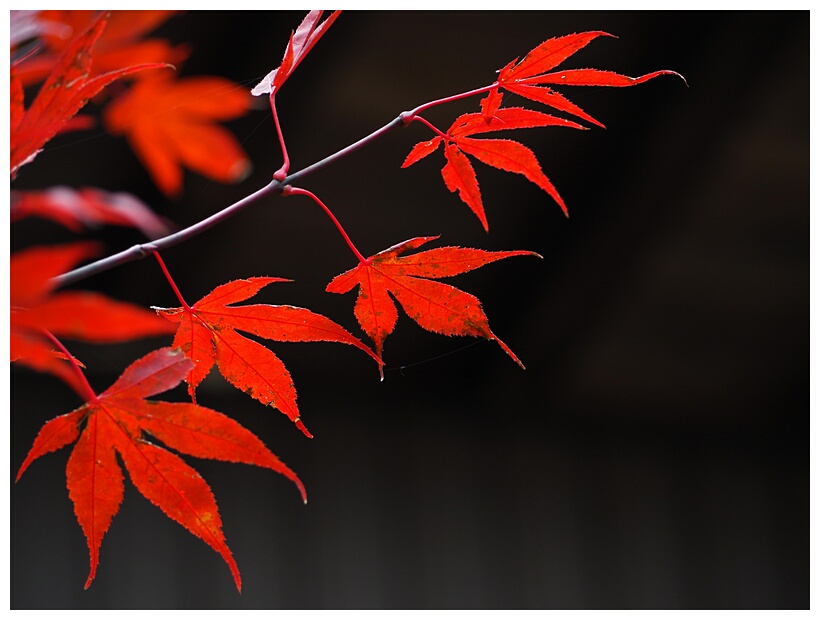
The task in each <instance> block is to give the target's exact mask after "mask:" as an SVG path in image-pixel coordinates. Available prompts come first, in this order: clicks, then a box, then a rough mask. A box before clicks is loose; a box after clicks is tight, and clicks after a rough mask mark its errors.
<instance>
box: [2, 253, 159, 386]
mask: <svg viewBox="0 0 820 620" xmlns="http://www.w3.org/2000/svg"><path fill="white" fill-rule="evenodd" d="M95 253H96V246H95V245H93V244H89V243H75V244H69V245H64V246H51V247H35V248H30V249H26V250H22V251H20V252H16V253H14V254H12V256H11V260H10V302H11V323H10V349H11V361H13V362H19V363H21V364H23V365H25V366H28V367H30V368H33V369H35V370H38V371H40V372H48V373H51V374H54V375H56V376H58V377H59V378H61V379H62V380H64V381H66V382H67V383H68V384H69V385H71V386H72V387H73V388H74V390H75V391H77V392H78V393H79V394H84V392H83V390H82V387H81V386H80V385H79V384H78V383H77V377H76V375H75V374H74V373H73V372H72V371H71V368H69V366H68V364H66V361H65V356H64V355H63V354H61V353H59V352H57V351H54V349H53V346H52V344H51V341H50V340H48V338H47V337H46V336H45V335H44V332H43V330H47V331H49V332H51V333H52V334H54V335H55V336H61V337H64V338H69V339H75V340H84V341H88V342H117V341H123V340H132V339H135V338H143V337H146V336H157V335H162V334H168V333H172V332H173V329H172V328H169V325H168V324H167V322H165V321H163V320H162V319H160V318H159V317H157V316H156V315H155V314H154V313H152V312H150V311H148V310H143V309H142V308H140V307H138V306H135V305H133V304H130V303H125V302H120V301H114V300H113V299H110V298H108V297H106V296H104V295H102V294H100V293H95V292H90V291H62V292H54V285H53V284H52V278H54V277H56V276H58V275H61V274H62V273H64V272H66V271H68V270H69V269H70V268H71V267H73V266H74V265H76V264H77V263H79V262H80V261H82V260H83V259H85V258H88V257H89V256H92V255H93V254H95Z"/></svg>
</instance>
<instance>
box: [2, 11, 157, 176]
mask: <svg viewBox="0 0 820 620" xmlns="http://www.w3.org/2000/svg"><path fill="white" fill-rule="evenodd" d="M105 24H106V14H103V15H101V16H100V17H99V18H97V19H96V20H95V21H94V22H93V24H92V26H91V27H90V28H89V29H88V30H87V31H86V32H85V33H83V34H82V35H80V36H78V37H77V38H76V39H74V40H73V41H72V42H71V44H69V45H68V46H67V47H66V49H65V51H64V52H63V54H62V55H61V56H60V58H59V60H58V62H57V64H56V66H55V67H54V69H53V70H52V72H51V74H50V75H49V77H48V79H47V80H46V81H45V83H44V84H43V86H42V87H41V88H40V91H39V92H38V94H37V97H36V98H35V99H34V102H33V103H32V104H31V107H30V108H29V109H28V110H27V111H25V113H23V114H22V116H21V115H20V110H19V105H18V103H17V101H18V100H19V94H15V92H17V90H18V87H17V86H13V87H12V98H13V99H14V101H13V104H12V119H11V124H12V131H11V158H10V165H11V173H12V175H14V174H16V172H17V170H18V169H19V168H20V167H21V166H23V165H24V164H26V163H29V162H31V161H32V160H33V159H34V157H36V155H37V153H39V152H40V150H41V149H42V148H43V145H45V143H46V142H48V141H49V140H50V139H51V138H53V137H54V135H55V134H57V132H59V131H60V130H61V129H63V127H64V126H65V124H66V123H67V122H68V121H69V120H70V119H71V117H73V116H74V115H75V114H76V113H77V112H78V111H79V110H80V108H82V107H83V106H84V105H85V103H86V102H87V101H88V100H89V99H90V98H91V97H93V96H94V95H96V94H97V93H99V92H100V91H101V90H102V89H103V88H105V87H106V86H107V85H108V84H110V83H111V82H113V81H115V80H117V79H119V78H121V77H124V76H126V75H129V74H131V73H134V72H137V71H143V70H144V69H152V68H154V69H155V68H160V67H164V66H166V65H164V64H162V63H151V64H140V65H136V66H130V67H124V68H118V69H116V70H113V71H110V72H108V73H103V74H101V75H97V76H94V77H90V76H91V65H92V54H91V48H92V47H93V46H94V43H95V42H96V40H97V39H98V38H99V36H100V33H101V32H102V30H103V28H104V27H105ZM14 81H15V78H14V74H13V73H12V83H13V82H14Z"/></svg>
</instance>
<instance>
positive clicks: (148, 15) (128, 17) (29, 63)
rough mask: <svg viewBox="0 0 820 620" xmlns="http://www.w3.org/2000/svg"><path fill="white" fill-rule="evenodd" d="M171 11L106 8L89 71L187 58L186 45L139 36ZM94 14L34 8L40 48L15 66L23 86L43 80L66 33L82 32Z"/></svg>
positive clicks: (174, 62) (64, 43)
mask: <svg viewBox="0 0 820 620" xmlns="http://www.w3.org/2000/svg"><path fill="white" fill-rule="evenodd" d="M174 13H176V11H141V10H135V11H110V16H109V19H108V25H107V26H106V28H105V30H104V31H103V33H102V34H101V35H100V37H99V39H98V40H97V43H96V45H95V47H94V66H93V68H92V74H94V75H96V74H99V73H105V72H107V71H113V70H116V69H119V68H120V67H127V66H129V65H133V64H139V63H146V62H159V63H169V64H172V65H176V66H178V65H179V63H182V62H183V61H184V60H185V59H186V58H187V57H188V54H189V50H188V49H187V47H186V46H184V45H178V46H172V45H171V44H169V43H168V42H167V41H165V40H163V39H142V37H143V36H145V35H146V34H147V33H149V32H150V31H152V30H154V29H155V28H157V27H158V26H160V25H162V24H163V23H164V22H165V21H166V20H167V19H168V18H169V17H171V16H172V15H173V14H174ZM98 15H99V11H76V10H49V11H38V12H37V15H36V19H37V23H38V24H42V26H41V27H40V29H39V30H40V32H39V33H38V34H39V37H38V38H39V41H40V42H41V43H42V44H43V46H44V50H43V52H42V53H38V54H34V55H32V56H29V57H27V58H26V59H25V60H23V61H22V62H21V63H20V64H19V65H17V66H16V67H15V69H16V72H17V75H18V76H19V77H20V79H21V80H22V82H23V85H24V86H29V85H31V84H34V83H36V82H39V81H40V80H42V79H44V78H45V77H46V76H47V75H48V73H49V72H50V71H51V69H52V67H53V66H54V63H55V62H56V60H57V58H58V57H59V55H60V54H61V53H62V52H63V50H65V48H66V46H67V45H68V43H69V41H70V36H67V35H71V34H72V33H73V34H74V35H76V34H79V33H81V32H83V31H84V30H85V29H86V28H88V27H89V26H90V25H91V23H92V22H93V21H94V19H95V18H96V17H98Z"/></svg>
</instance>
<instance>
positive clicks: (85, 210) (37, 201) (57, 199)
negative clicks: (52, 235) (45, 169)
mask: <svg viewBox="0 0 820 620" xmlns="http://www.w3.org/2000/svg"><path fill="white" fill-rule="evenodd" d="M30 216H37V217H44V218H48V219H50V220H54V221H55V222H59V223H60V224H62V225H63V226H65V227H66V228H69V229H71V230H73V231H75V232H82V230H83V228H92V227H95V226H100V225H103V224H110V225H117V226H133V227H135V228H139V229H140V230H141V231H142V232H143V233H144V234H145V236H146V237H148V238H149V239H155V238H157V237H160V236H162V235H165V234H167V233H168V226H167V225H166V224H165V222H163V220H162V219H161V218H159V217H158V216H157V215H155V214H154V213H153V211H151V209H149V208H148V206H147V205H145V204H144V203H143V202H142V201H140V200H139V199H138V198H137V197H136V196H133V195H131V194H127V193H125V192H107V191H105V190H101V189H96V188H93V187H86V188H83V189H80V190H73V189H71V188H69V187H64V186H58V187H52V188H50V189H47V190H43V191H12V192H11V220H12V221H15V220H19V219H22V218H25V217H30Z"/></svg>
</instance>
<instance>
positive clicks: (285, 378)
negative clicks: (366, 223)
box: [156, 278, 381, 437]
mask: <svg viewBox="0 0 820 620" xmlns="http://www.w3.org/2000/svg"><path fill="white" fill-rule="evenodd" d="M273 282H287V280H283V279H282V278H248V279H246V280H234V281H232V282H228V283H227V284H223V285H221V286H218V287H217V288H215V289H214V290H213V291H212V292H211V293H209V294H208V295H206V296H205V297H203V298H202V299H200V300H199V301H198V302H197V303H195V304H194V305H193V306H191V307H183V308H156V310H157V312H158V313H159V314H160V315H162V316H164V317H165V318H167V319H168V320H169V321H173V322H175V323H179V327H178V329H177V333H176V336H175V337H174V346H175V347H178V348H180V349H182V351H184V352H185V355H187V356H188V357H189V358H191V359H192V360H193V361H194V362H195V364H196V365H195V366H194V368H193V369H192V370H191V372H190V374H189V375H188V376H187V378H186V381H187V382H188V386H189V387H188V391H189V393H190V394H191V397H192V398H195V390H196V387H197V386H198V385H199V384H200V383H201V382H202V380H203V379H204V378H205V377H206V376H207V375H208V373H209V372H210V370H211V368H213V366H214V364H216V366H217V368H219V372H220V373H222V375H223V376H224V377H225V379H227V380H228V382H229V383H230V384H231V385H233V386H234V387H236V388H238V389H240V390H242V391H243V392H246V393H247V394H249V395H250V396H251V397H253V398H255V399H256V400H258V401H260V402H261V403H262V404H264V405H271V406H273V407H275V408H276V409H278V410H279V411H281V412H282V413H284V414H285V415H286V416H288V418H290V419H291V420H292V421H293V422H294V423H295V424H296V426H297V427H298V428H299V429H300V430H301V431H302V432H303V433H304V434H305V435H307V436H308V437H312V435H311V434H310V433H309V432H308V430H307V428H305V425H304V424H303V423H302V421H301V419H300V414H299V408H298V407H297V405H296V388H295V387H294V386H293V380H292V379H291V376H290V373H289V372H288V370H287V368H285V365H284V364H283V363H282V361H281V360H280V359H279V358H278V357H277V356H276V355H275V354H274V353H273V352H272V351H270V350H269V349H267V348H265V347H263V346H262V345H261V344H259V343H257V342H255V341H253V340H250V339H248V338H246V337H245V336H242V335H241V334H239V333H238V332H237V330H239V331H242V332H246V333H249V334H253V335H255V336H259V337H261V338H265V339H268V340H279V341H282V342H308V341H314V342H315V341H329V342H341V343H344V344H349V345H353V346H354V347H356V348H358V349H361V350H362V351H364V352H365V353H367V354H368V355H370V357H372V358H373V359H374V360H376V361H377V362H378V363H379V368H380V369H381V360H380V359H379V358H378V357H377V356H376V355H374V354H373V352H372V351H371V350H370V349H369V348H367V347H366V346H365V345H364V344H362V342H361V341H360V340H359V339H358V338H356V337H355V336H353V335H351V334H350V333H349V332H348V331H347V330H345V329H344V328H343V327H341V326H340V325H337V324H336V323H334V322H333V321H331V320H330V319H328V318H326V317H324V316H322V315H320V314H316V313H314V312H311V311H310V310H306V309H304V308H295V307H293V306H271V305H265V304H256V305H245V306H233V305H229V304H235V303H238V302H241V301H245V300H246V299H249V298H250V297H252V296H254V295H255V294H256V293H258V292H259V291H260V290H261V289H262V288H263V287H265V286H267V285H268V284H271V283H273Z"/></svg>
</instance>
